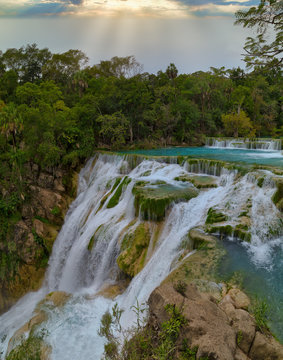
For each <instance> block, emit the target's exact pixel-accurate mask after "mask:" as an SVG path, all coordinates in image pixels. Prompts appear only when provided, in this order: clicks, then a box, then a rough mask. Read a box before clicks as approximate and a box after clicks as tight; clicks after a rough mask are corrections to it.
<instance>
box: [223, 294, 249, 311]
mask: <svg viewBox="0 0 283 360" xmlns="http://www.w3.org/2000/svg"><path fill="white" fill-rule="evenodd" d="M228 295H230V297H231V298H232V300H233V302H234V304H235V307H236V308H237V309H246V310H247V309H248V308H249V306H250V303H251V302H250V299H249V298H248V297H247V295H246V294H245V293H243V292H242V291H241V290H239V289H231V290H230V291H229V292H228Z"/></svg>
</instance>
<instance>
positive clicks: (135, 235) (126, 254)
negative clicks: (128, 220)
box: [117, 223, 151, 277]
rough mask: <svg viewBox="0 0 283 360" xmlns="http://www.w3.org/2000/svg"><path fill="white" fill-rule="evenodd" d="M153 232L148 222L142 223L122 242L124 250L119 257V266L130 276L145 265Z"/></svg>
mask: <svg viewBox="0 0 283 360" xmlns="http://www.w3.org/2000/svg"><path fill="white" fill-rule="evenodd" d="M150 238H151V233H150V229H149V224H148V223H141V224H140V225H139V226H138V227H137V228H136V229H135V230H134V231H133V232H130V233H128V234H126V235H125V236H124V238H123V241H122V244H121V250H122V252H121V253H120V255H119V256H118V258H117V264H118V266H119V268H120V269H121V270H122V271H123V272H124V273H125V274H127V275H129V276H130V277H133V276H135V275H136V274H137V273H138V272H140V271H141V269H142V268H143V266H144V261H145V258H146V254H147V249H148V245H149V243H150Z"/></svg>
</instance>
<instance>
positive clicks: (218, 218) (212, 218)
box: [205, 208, 228, 224]
mask: <svg viewBox="0 0 283 360" xmlns="http://www.w3.org/2000/svg"><path fill="white" fill-rule="evenodd" d="M226 220H228V218H227V216H226V215H224V214H222V213H221V212H220V211H217V210H215V209H213V208H210V209H209V210H208V212H207V218H206V221H205V223H206V224H214V223H218V222H222V221H226Z"/></svg>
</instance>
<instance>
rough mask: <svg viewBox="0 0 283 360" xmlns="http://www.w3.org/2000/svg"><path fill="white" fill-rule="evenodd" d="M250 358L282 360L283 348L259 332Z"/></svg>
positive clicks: (255, 359) (256, 359) (254, 359)
mask: <svg viewBox="0 0 283 360" xmlns="http://www.w3.org/2000/svg"><path fill="white" fill-rule="evenodd" d="M249 356H250V358H251V359H252V360H282V359H283V346H282V345H281V344H279V343H278V342H277V341H276V340H275V339H274V338H272V337H268V336H266V335H264V334H261V333H260V332H258V331H257V332H256V335H255V339H254V342H253V345H252V348H251V350H250V352H249Z"/></svg>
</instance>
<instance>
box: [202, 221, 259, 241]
mask: <svg viewBox="0 0 283 360" xmlns="http://www.w3.org/2000/svg"><path fill="white" fill-rule="evenodd" d="M207 232H209V233H210V234H217V233H218V234H219V235H220V238H221V239H222V238H223V237H225V236H233V237H235V238H237V239H238V240H241V241H246V242H250V241H251V237H252V236H251V233H250V232H248V231H247V230H246V229H245V228H243V227H242V225H241V224H240V225H237V226H236V227H233V226H231V225H220V226H211V227H208V228H207Z"/></svg>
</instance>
